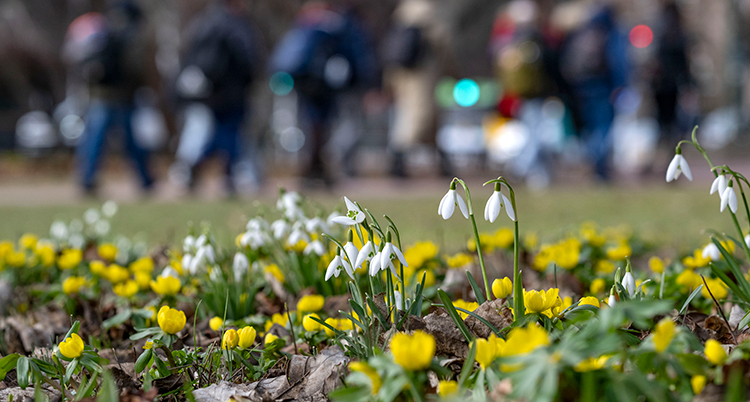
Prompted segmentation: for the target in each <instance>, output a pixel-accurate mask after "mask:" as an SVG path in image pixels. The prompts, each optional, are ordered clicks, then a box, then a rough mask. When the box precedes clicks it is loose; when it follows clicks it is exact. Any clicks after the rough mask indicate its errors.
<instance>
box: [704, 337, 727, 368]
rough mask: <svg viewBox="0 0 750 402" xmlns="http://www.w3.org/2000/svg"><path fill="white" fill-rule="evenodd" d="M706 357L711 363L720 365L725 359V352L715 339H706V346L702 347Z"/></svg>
mask: <svg viewBox="0 0 750 402" xmlns="http://www.w3.org/2000/svg"><path fill="white" fill-rule="evenodd" d="M703 353H704V354H705V355H706V359H708V361H709V362H711V363H712V364H715V365H717V366H721V365H723V364H724V362H726V361H727V352H726V351H725V350H724V348H723V347H722V346H721V343H719V341H717V340H716V339H709V340H707V341H706V348H705V349H703Z"/></svg>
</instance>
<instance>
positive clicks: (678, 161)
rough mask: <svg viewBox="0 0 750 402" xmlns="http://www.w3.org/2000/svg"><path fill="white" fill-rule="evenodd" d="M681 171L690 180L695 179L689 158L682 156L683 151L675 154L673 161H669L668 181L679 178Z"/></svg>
mask: <svg viewBox="0 0 750 402" xmlns="http://www.w3.org/2000/svg"><path fill="white" fill-rule="evenodd" d="M680 173H684V174H685V177H687V178H688V180H690V181H692V180H693V175H692V174H691V173H690V166H688V163H687V160H686V159H685V157H684V156H682V153H678V154H675V156H674V158H672V161H671V162H669V167H667V183H669V182H670V181H672V180H676V179H677V178H679V177H680Z"/></svg>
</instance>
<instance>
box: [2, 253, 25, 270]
mask: <svg viewBox="0 0 750 402" xmlns="http://www.w3.org/2000/svg"><path fill="white" fill-rule="evenodd" d="M5 263H6V264H8V265H10V266H11V267H16V268H21V267H23V266H24V265H26V253H24V252H23V251H18V252H16V251H15V250H10V251H9V252H8V253H6V254H5Z"/></svg>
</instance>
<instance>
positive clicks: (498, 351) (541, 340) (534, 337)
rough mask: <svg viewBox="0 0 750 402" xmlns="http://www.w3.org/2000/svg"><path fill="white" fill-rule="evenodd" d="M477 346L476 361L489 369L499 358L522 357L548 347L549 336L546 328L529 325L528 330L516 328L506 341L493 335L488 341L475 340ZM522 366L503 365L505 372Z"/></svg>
mask: <svg viewBox="0 0 750 402" xmlns="http://www.w3.org/2000/svg"><path fill="white" fill-rule="evenodd" d="M474 342H475V343H476V346H477V354H476V360H477V362H478V363H479V365H480V366H482V368H487V367H488V366H489V365H490V364H492V362H493V361H495V359H497V358H499V357H511V356H522V355H526V354H528V353H531V352H532V351H534V350H536V349H538V348H540V347H544V346H548V345H549V344H550V340H549V335H548V334H547V331H545V330H544V328H541V327H539V326H537V325H533V324H531V325H529V326H528V327H526V328H523V327H521V328H514V329H512V330H511V331H510V333H509V334H508V339H507V340H504V339H501V338H498V337H496V336H495V334H491V335H490V337H489V338H488V339H484V338H478V339H476V340H474ZM519 368H520V366H518V365H516V364H503V365H502V366H501V369H502V370H503V371H515V370H518V369H519Z"/></svg>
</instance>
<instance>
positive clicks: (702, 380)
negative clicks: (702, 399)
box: [690, 375, 706, 395]
mask: <svg viewBox="0 0 750 402" xmlns="http://www.w3.org/2000/svg"><path fill="white" fill-rule="evenodd" d="M690 386H692V387H693V393H695V394H696V395H698V394H700V393H701V391H703V388H705V387H706V376H704V375H694V376H693V377H692V378H690Z"/></svg>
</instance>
